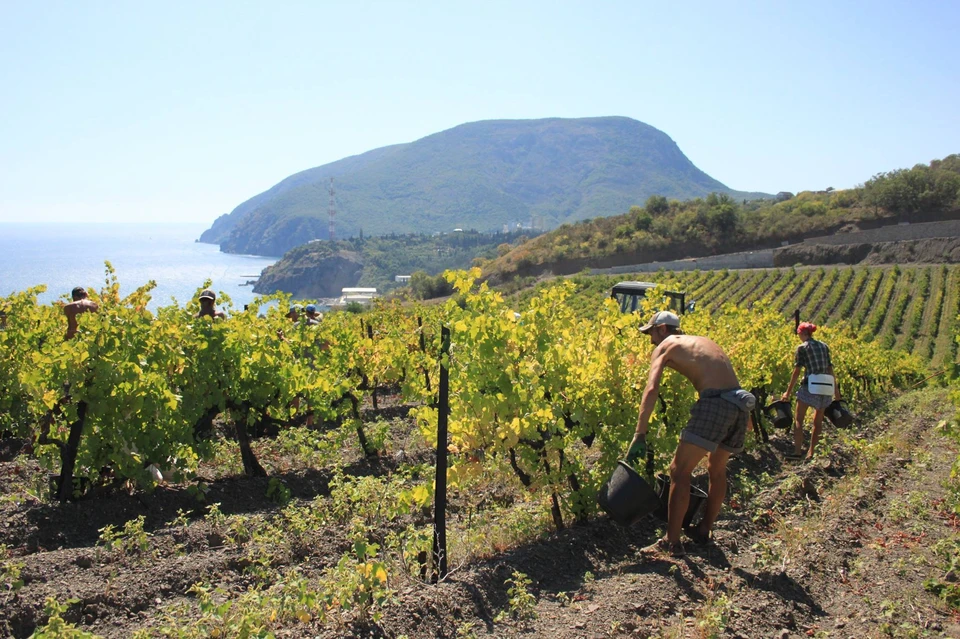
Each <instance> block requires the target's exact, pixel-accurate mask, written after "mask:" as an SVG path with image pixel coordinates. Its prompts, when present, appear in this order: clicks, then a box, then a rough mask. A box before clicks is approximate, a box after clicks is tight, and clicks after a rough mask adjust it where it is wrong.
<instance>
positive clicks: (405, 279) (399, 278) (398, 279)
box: [393, 275, 410, 284]
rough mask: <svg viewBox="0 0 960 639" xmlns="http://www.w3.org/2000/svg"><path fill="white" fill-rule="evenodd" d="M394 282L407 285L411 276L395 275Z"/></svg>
mask: <svg viewBox="0 0 960 639" xmlns="http://www.w3.org/2000/svg"><path fill="white" fill-rule="evenodd" d="M393 281H394V282H400V283H401V284H406V283H407V282H409V281H410V276H409V275H394V276H393Z"/></svg>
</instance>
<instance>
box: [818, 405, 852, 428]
mask: <svg viewBox="0 0 960 639" xmlns="http://www.w3.org/2000/svg"><path fill="white" fill-rule="evenodd" d="M824 412H825V413H826V415H827V419H829V420H830V423H831V424H833V425H834V426H836V427H837V428H850V425H851V424H853V413H851V412H850V411H849V410H847V405H846V404H845V403H844V401H843V400H842V399H835V400H833V401H832V402H831V403H830V405H829V406H827V410H826V411H824Z"/></svg>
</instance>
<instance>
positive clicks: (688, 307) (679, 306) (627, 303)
mask: <svg viewBox="0 0 960 639" xmlns="http://www.w3.org/2000/svg"><path fill="white" fill-rule="evenodd" d="M656 286H657V285H656V284H654V283H653V282H619V283H618V284H616V285H615V286H614V287H613V289H612V290H611V291H610V297H612V298H614V299H615V300H617V305H618V306H619V307H620V312H621V313H633V312H634V311H636V310H637V309H639V308H640V305H641V302H640V300H642V299H643V298H644V297H646V295H647V291H648V290H650V289H652V288H656ZM663 295H664V299H665V300H666V301H667V302H668V303H669V307H670V310H671V311H673V312H674V313H677V314H678V315H680V314H683V313H686V312H689V311H692V310H693V309H694V307H695V305H696V302H690V304H687V301H686V299H687V294H686V293H678V292H676V291H663Z"/></svg>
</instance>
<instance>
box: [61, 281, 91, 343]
mask: <svg viewBox="0 0 960 639" xmlns="http://www.w3.org/2000/svg"><path fill="white" fill-rule="evenodd" d="M72 295H73V301H72V302H70V303H69V304H64V306H63V314H64V315H66V316H67V334H66V337H65V339H71V338H72V337H73V336H74V335H76V334H77V328H78V326H77V315H80V314H81V313H96V312H97V311H98V310H99V309H100V307H99V306H98V305H97V303H96V302H94V301H93V300H91V299H88V298H87V292H86V291H85V290H83V289H82V288H80V287H77V288H75V289H73V293H72Z"/></svg>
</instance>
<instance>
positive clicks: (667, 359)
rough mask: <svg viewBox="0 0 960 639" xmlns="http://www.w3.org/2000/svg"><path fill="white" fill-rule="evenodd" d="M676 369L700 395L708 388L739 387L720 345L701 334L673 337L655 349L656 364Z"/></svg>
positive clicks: (728, 360) (654, 361)
mask: <svg viewBox="0 0 960 639" xmlns="http://www.w3.org/2000/svg"><path fill="white" fill-rule="evenodd" d="M658 358H660V359H662V364H661V365H662V366H666V367H668V368H672V369H673V370H675V371H677V372H678V373H680V374H681V375H683V376H684V377H686V378H687V379H689V380H690V382H691V383H692V384H693V387H694V388H696V389H697V392H698V393H699V392H700V391H703V390H705V389H707V388H719V389H727V388H739V387H740V383H739V381H737V374H736V373H735V372H734V370H733V365H732V364H730V359H729V358H728V357H727V355H726V353H724V352H723V349H721V348H720V347H719V346H718V345H717V343H716V342H714V341H713V340H712V339H709V338H707V337H700V336H697V335H671V336H670V337H667V338H665V339H664V340H663V341H662V342H660V344H659V345H658V346H657V348H656V349H654V352H653V357H652V360H653V365H656V362H657V359H658Z"/></svg>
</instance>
